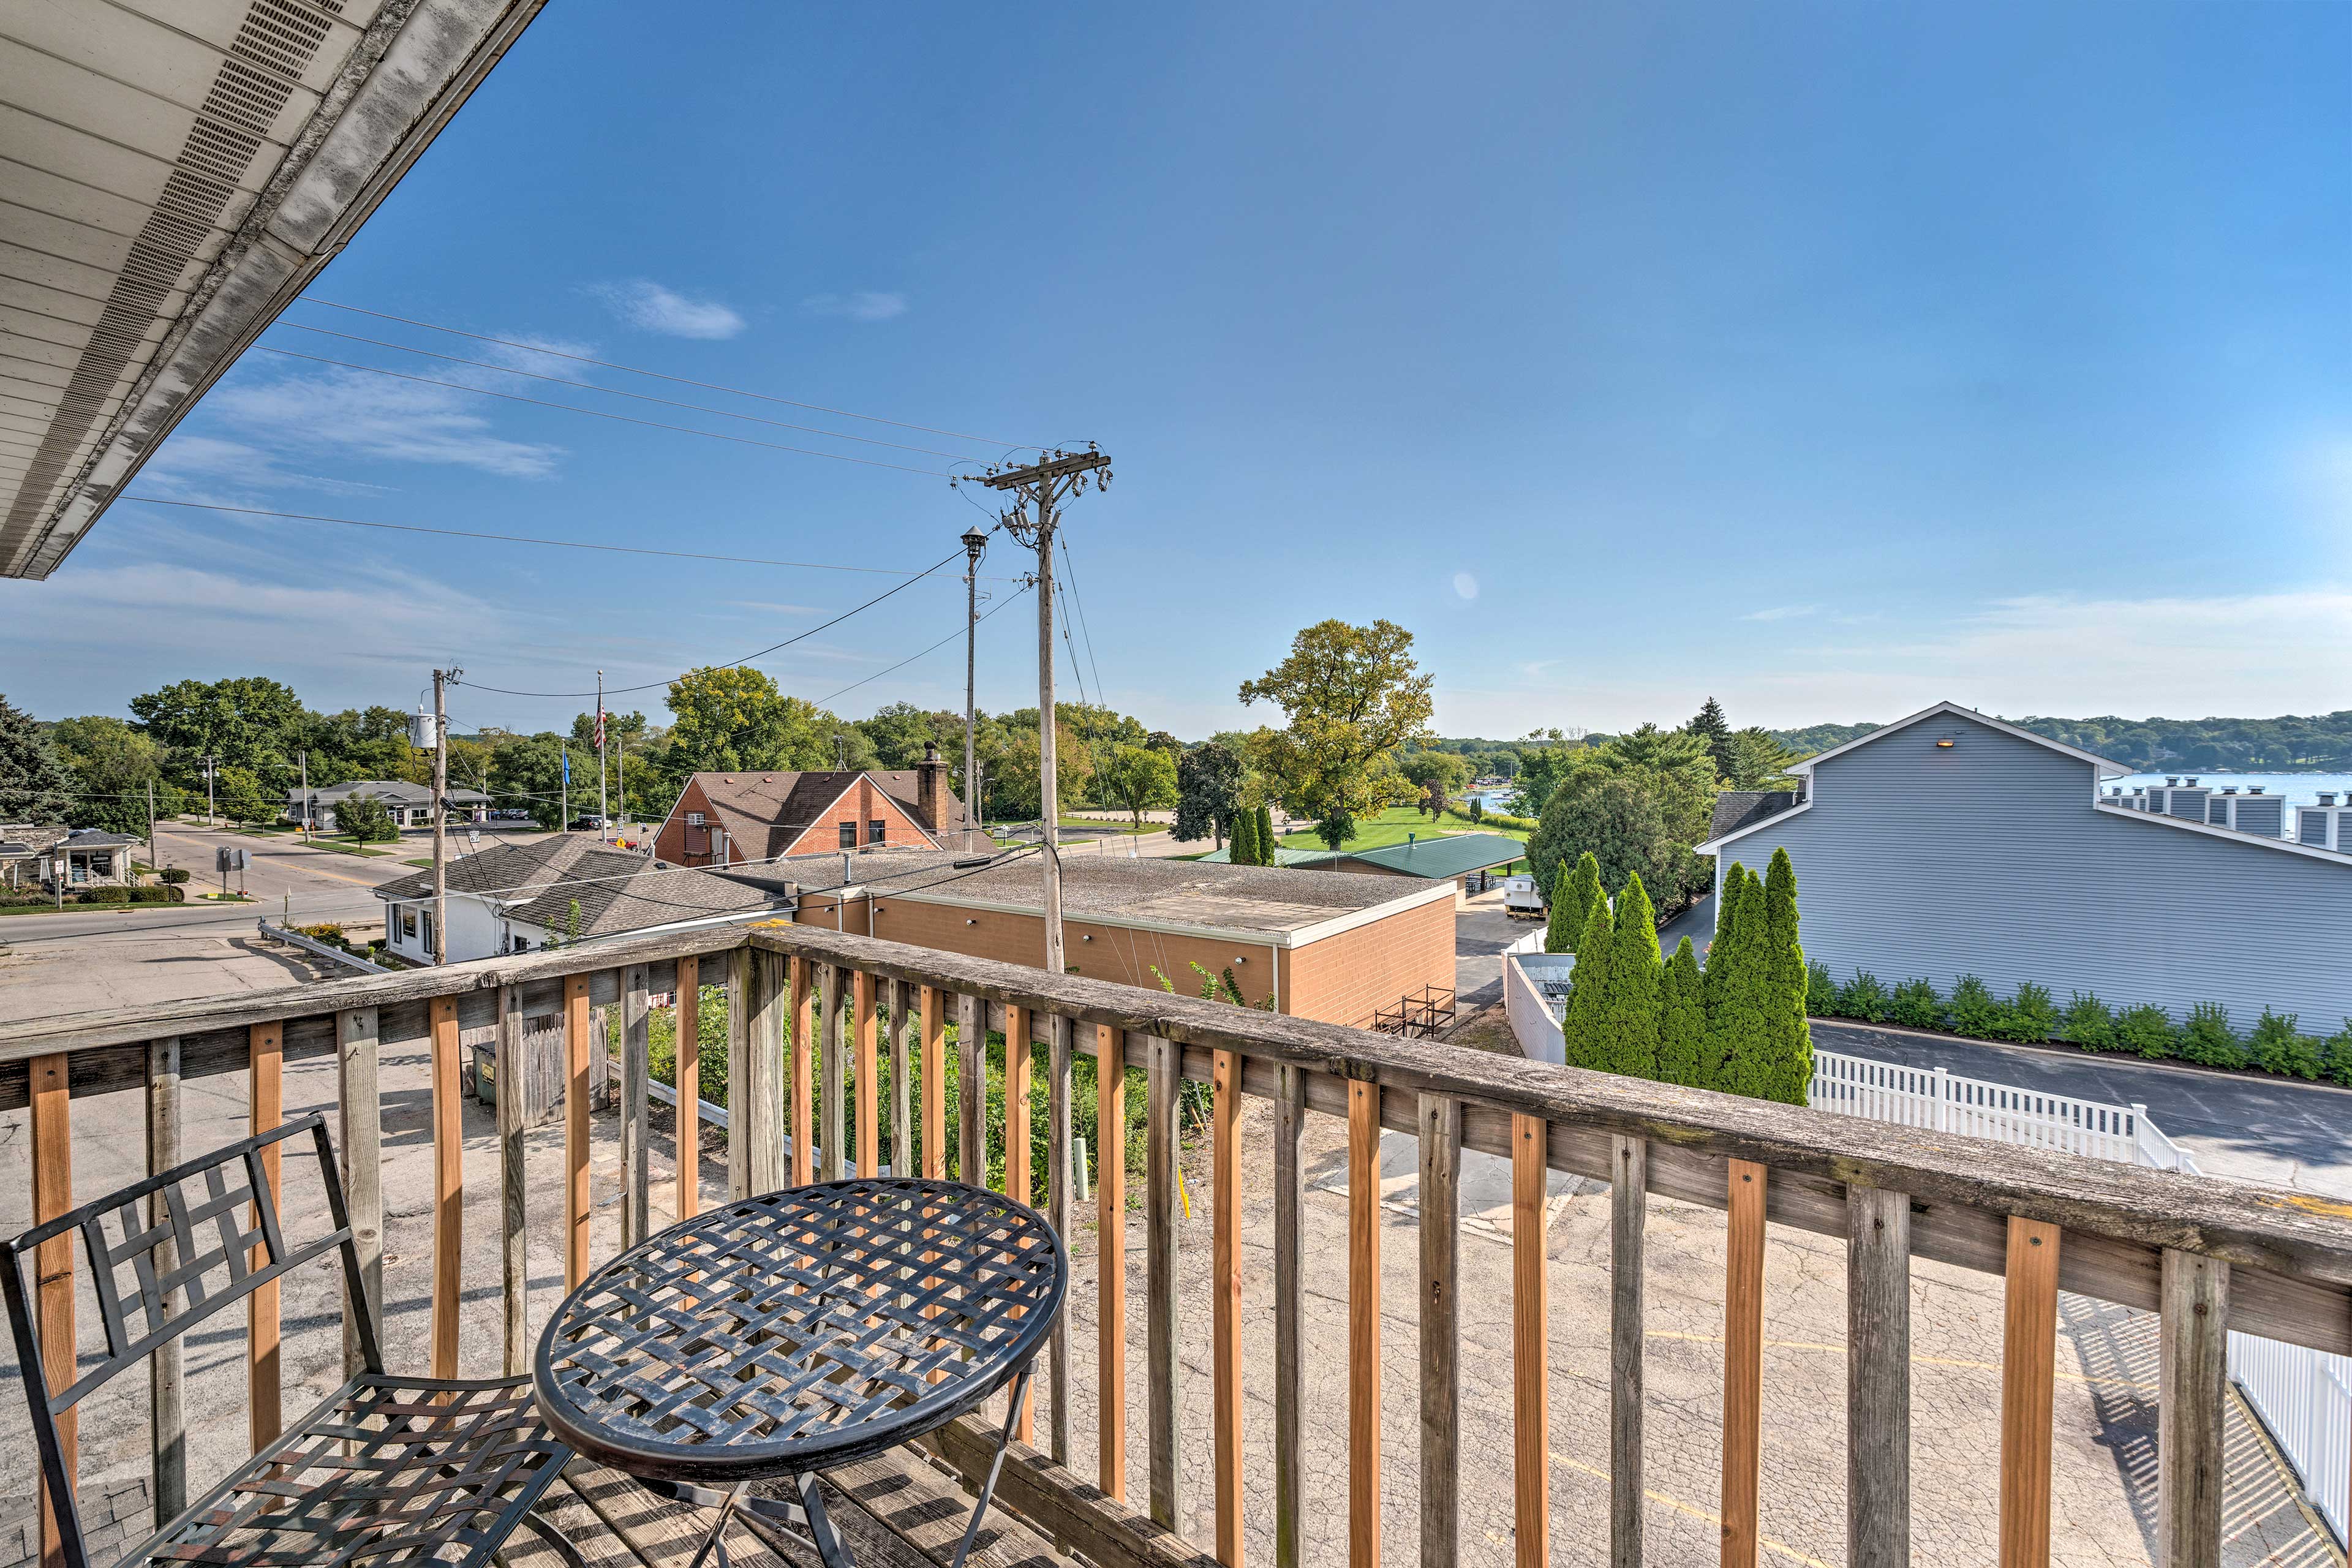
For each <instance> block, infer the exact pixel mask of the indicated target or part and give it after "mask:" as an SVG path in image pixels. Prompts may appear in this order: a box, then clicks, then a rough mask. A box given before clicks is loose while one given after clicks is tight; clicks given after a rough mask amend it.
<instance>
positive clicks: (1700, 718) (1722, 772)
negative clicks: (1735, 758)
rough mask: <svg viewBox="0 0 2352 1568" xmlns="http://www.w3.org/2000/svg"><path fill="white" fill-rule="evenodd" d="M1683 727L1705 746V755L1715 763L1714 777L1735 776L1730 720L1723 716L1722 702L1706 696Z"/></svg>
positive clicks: (1725, 777)
mask: <svg viewBox="0 0 2352 1568" xmlns="http://www.w3.org/2000/svg"><path fill="white" fill-rule="evenodd" d="M1683 728H1684V730H1685V731H1688V732H1689V733H1690V734H1692V735H1694V736H1696V738H1697V739H1698V741H1699V742H1700V743H1701V744H1703V745H1705V746H1706V752H1707V755H1708V757H1709V758H1711V759H1712V760H1713V761H1714V763H1715V776H1716V777H1717V778H1722V779H1727V778H1732V777H1735V776H1736V775H1735V774H1734V773H1733V772H1732V752H1731V721H1730V720H1728V719H1727V718H1725V717H1724V716H1723V704H1722V703H1720V702H1717V700H1715V699H1714V698H1712V697H1710V698H1708V699H1707V700H1706V701H1705V702H1703V703H1701V704H1700V705H1699V710H1698V712H1697V713H1696V714H1695V715H1694V716H1693V717H1692V719H1691V721H1690V722H1689V723H1687V724H1685V725H1684V726H1683Z"/></svg>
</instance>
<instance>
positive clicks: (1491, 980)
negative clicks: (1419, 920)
mask: <svg viewBox="0 0 2352 1568" xmlns="http://www.w3.org/2000/svg"><path fill="white" fill-rule="evenodd" d="M1535 929H1536V928H1535V927H1534V925H1532V924H1531V923H1529V922H1528V921H1515V920H1513V919H1511V917H1510V916H1509V915H1508V914H1507V913H1505V912H1504V910H1503V895H1502V893H1501V892H1500V891H1495V892H1487V893H1481V894H1479V895H1478V896H1477V897H1476V898H1475V899H1473V900H1470V902H1469V904H1468V905H1467V906H1466V907H1465V908H1463V909H1459V910H1455V911H1454V1015H1455V1016H1457V1017H1464V1018H1466V1017H1468V1016H1470V1015H1471V1014H1473V1013H1475V1012H1476V1011H1477V1010H1478V1009H1479V1008H1481V1007H1484V1006H1486V1005H1490V1004H1492V1003H1496V1002H1499V1001H1501V1000H1502V999H1503V950H1504V949H1505V948H1507V947H1508V946H1510V945H1511V943H1513V942H1517V941H1518V940H1519V939H1520V938H1521V937H1523V936H1525V935H1527V934H1528V932H1529V931H1533V930H1535Z"/></svg>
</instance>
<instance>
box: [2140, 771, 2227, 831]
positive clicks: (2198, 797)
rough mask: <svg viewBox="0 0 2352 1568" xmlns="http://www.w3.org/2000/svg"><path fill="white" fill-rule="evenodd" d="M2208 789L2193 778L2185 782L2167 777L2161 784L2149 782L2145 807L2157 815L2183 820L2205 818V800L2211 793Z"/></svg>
mask: <svg viewBox="0 0 2352 1568" xmlns="http://www.w3.org/2000/svg"><path fill="white" fill-rule="evenodd" d="M2212 793H2213V792H2212V791H2211V790H2210V789H2203V788H2200V787H2199V786H2198V784H2197V781H2196V780H2195V779H2190V780H2189V782H2188V783H2186V784H2181V783H2178V782H2176V781H2174V780H2172V779H2167V780H2166V781H2165V782H2164V783H2163V784H2151V785H2150V786H2149V787H2148V792H2147V809H2148V810H2150V811H2152V812H2155V813H2156V814H2157V815H2158V816H2177V817H2179V818H2180V819H2181V820H2182V821H2184V822H2202V821H2204V820H2205V802H2206V800H2207V798H2208V797H2209V796H2210V795H2212Z"/></svg>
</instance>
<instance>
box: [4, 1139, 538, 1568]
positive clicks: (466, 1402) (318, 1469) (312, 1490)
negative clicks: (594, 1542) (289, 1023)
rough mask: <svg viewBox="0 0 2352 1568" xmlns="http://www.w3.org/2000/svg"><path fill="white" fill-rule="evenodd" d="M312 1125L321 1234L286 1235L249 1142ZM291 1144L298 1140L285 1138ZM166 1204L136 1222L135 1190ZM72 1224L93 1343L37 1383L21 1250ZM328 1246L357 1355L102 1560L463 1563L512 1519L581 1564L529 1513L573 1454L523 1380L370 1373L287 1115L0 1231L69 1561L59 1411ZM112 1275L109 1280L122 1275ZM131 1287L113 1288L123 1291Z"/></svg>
mask: <svg viewBox="0 0 2352 1568" xmlns="http://www.w3.org/2000/svg"><path fill="white" fill-rule="evenodd" d="M305 1133H308V1134H310V1142H311V1147H312V1149H313V1150H314V1151H315V1152H316V1153H317V1155H318V1160H319V1173H320V1178H321V1180H322V1181H323V1182H324V1184H325V1186H326V1194H327V1208H328V1213H329V1217H330V1218H331V1221H332V1223H333V1227H334V1228H333V1229H331V1231H329V1232H327V1233H326V1234H324V1235H322V1236H320V1237H316V1238H314V1239H310V1240H307V1241H304V1242H302V1243H301V1244H300V1245H299V1246H289V1244H288V1241H287V1238H286V1237H285V1236H284V1235H283V1234H282V1233H281V1231H280V1228H279V1225H278V1194H276V1193H274V1192H272V1191H271V1189H270V1184H269V1183H268V1180H267V1179H266V1178H265V1175H264V1166H263V1163H262V1155H263V1152H265V1151H267V1150H268V1149H270V1148H271V1147H273V1146H275V1145H278V1144H280V1143H288V1142H289V1141H291V1140H294V1139H298V1138H300V1137H301V1136H302V1135H303V1134H305ZM289 1152H294V1153H297V1154H299V1153H300V1152H301V1151H300V1150H299V1148H295V1149H292V1150H290V1151H289ZM153 1194H162V1197H163V1216H162V1217H161V1218H159V1219H156V1220H154V1221H153V1222H152V1223H151V1222H150V1221H149V1219H148V1215H149V1213H150V1212H151V1211H150V1208H149V1205H148V1201H147V1200H148V1199H149V1198H150V1197H151V1196H152V1195H153ZM68 1231H79V1232H80V1234H81V1238H82V1243H83V1247H84V1249H85V1253H86V1256H87V1257H88V1258H89V1272H90V1280H91V1284H92V1285H93V1286H94V1287H95V1291H96V1295H97V1298H98V1310H99V1316H100V1321H102V1322H103V1324H104V1325H105V1329H106V1355H105V1357H104V1359H102V1360H100V1361H99V1362H98V1363H97V1364H96V1365H94V1366H90V1367H88V1369H87V1370H84V1369H83V1368H82V1367H81V1366H80V1365H77V1367H76V1371H77V1373H79V1375H78V1376H76V1377H75V1379H74V1381H73V1382H72V1383H71V1384H69V1385H68V1386H67V1387H66V1388H64V1389H61V1390H55V1391H53V1390H51V1388H50V1387H49V1385H48V1379H47V1376H46V1375H45V1373H44V1369H43V1366H42V1362H41V1345H40V1335H39V1331H38V1328H37V1324H36V1322H35V1319H34V1314H33V1311H32V1310H31V1300H30V1298H31V1290H30V1288H29V1282H28V1280H27V1279H26V1268H27V1265H28V1263H29V1262H30V1260H31V1257H32V1254H33V1251H34V1248H36V1247H38V1246H39V1245H40V1244H41V1243H42V1242H45V1241H47V1240H49V1239H50V1238H52V1237H61V1236H64V1235H65V1234H66V1233H67V1232H68ZM330 1251H337V1252H340V1253H341V1256H342V1265H343V1283H344V1285H345V1286H346V1287H347V1289H349V1292H350V1298H349V1299H350V1300H352V1303H353V1304H354V1305H353V1309H352V1318H353V1326H354V1329H355V1331H356V1337H357V1340H358V1344H359V1352H360V1361H361V1363H362V1367H363V1368H364V1370H362V1372H361V1373H359V1375H357V1376H356V1377H354V1378H352V1380H351V1381H350V1382H349V1383H347V1384H344V1385H343V1386H342V1387H341V1388H339V1389H337V1390H336V1391H335V1392H334V1393H333V1394H329V1395H328V1396H327V1398H326V1399H325V1400H324V1401H322V1402H321V1403H320V1405H319V1406H318V1407H317V1408H316V1409H314V1410H312V1411H311V1412H310V1414H309V1415H306V1416H304V1417H303V1418H302V1419H301V1420H300V1421H299V1422H296V1423H295V1424H293V1426H291V1427H290V1429H289V1430H288V1431H287V1432H286V1433H285V1434H284V1435H283V1436H280V1437H278V1440H277V1441H275V1442H273V1443H271V1444H269V1445H268V1447H265V1448H264V1449H262V1450H261V1451H260V1452H259V1453H257V1454H256V1455H254V1457H253V1458H252V1459H251V1460H250V1461H249V1462H248V1463H247V1464H246V1465H245V1466H243V1467H242V1468H239V1469H238V1470H236V1472H235V1473H234V1474H232V1475H231V1476H230V1477H229V1478H228V1479H226V1480H224V1481H223V1482H221V1483H220V1484H219V1485H218V1486H216V1487H215V1488H214V1489H212V1490H211V1491H210V1492H208V1493H206V1494H205V1496H204V1498H203V1499H202V1500H199V1501H198V1502H196V1503H195V1505H194V1506H193V1507H191V1508H189V1509H188V1510H185V1511H184V1512H183V1513H182V1514H181V1515H180V1516H179V1517H178V1518H176V1519H174V1520H173V1521H171V1522H170V1523H169V1524H167V1525H165V1526H164V1527H163V1529H162V1530H160V1531H156V1532H155V1534H154V1535H152V1536H151V1537H150V1538H149V1539H148V1540H147V1541H146V1542H143V1543H142V1545H140V1546H139V1547H137V1548H136V1549H134V1550H133V1551H132V1552H130V1553H129V1554H128V1555H126V1556H124V1557H122V1558H121V1559H120V1560H119V1563H118V1568H130V1565H131V1564H136V1563H144V1562H146V1561H148V1560H150V1559H168V1560H173V1561H178V1562H193V1563H214V1564H218V1565H221V1568H295V1565H297V1564H299V1565H301V1568H338V1565H341V1564H344V1563H353V1562H357V1561H360V1560H366V1561H367V1562H368V1563H370V1564H371V1568H374V1565H375V1564H383V1568H398V1565H404V1564H411V1563H417V1564H421V1563H451V1564H457V1565H461V1568H477V1565H478V1564H480V1563H485V1562H487V1561H488V1558H489V1557H490V1554H491V1553H492V1552H495V1551H497V1550H498V1549H499V1546H500V1545H501V1544H502V1543H504V1542H505V1541H506V1539H507V1537H508V1536H509V1534H510V1533H512V1532H513V1531H514V1529H515V1528H516V1526H518V1525H520V1524H525V1523H526V1522H529V1523H530V1524H531V1525H532V1533H533V1534H534V1535H536V1536H538V1537H540V1538H541V1539H543V1540H545V1541H547V1542H548V1543H549V1544H550V1545H551V1546H552V1547H553V1548H554V1549H555V1550H556V1551H557V1552H558V1553H559V1554H560V1555H562V1557H563V1558H564V1559H565V1560H566V1562H567V1563H571V1564H572V1568H580V1561H581V1560H580V1557H579V1554H578V1553H577V1552H575V1551H574V1550H573V1549H572V1545H571V1543H570V1542H567V1541H565V1540H564V1539H563V1538H562V1534H561V1532H560V1531H556V1530H554V1529H553V1528H552V1527H551V1526H548V1525H545V1524H543V1523H541V1522H539V1521H528V1520H527V1517H526V1516H527V1515H529V1514H530V1510H531V1508H532V1506H533V1505H534V1504H536V1503H537V1502H538V1500H539V1497H540V1494H541V1492H543V1491H544V1490H545V1489H547V1486H548V1483H550V1482H551V1481H552V1480H553V1479H555V1477H556V1475H557V1473H558V1472H559V1471H561V1470H562V1468H563V1467H564V1465H565V1464H566V1463H567V1462H568V1461H569V1460H570V1459H571V1458H572V1450H571V1449H569V1448H567V1447H564V1446H563V1445H562V1444H561V1443H559V1442H557V1441H556V1440H555V1439H554V1438H553V1437H551V1436H549V1435H548V1431H547V1428H546V1426H544V1425H543V1424H542V1423H541V1420H540V1418H539V1411H538V1407H537V1405H536V1403H535V1402H534V1401H533V1399H532V1397H531V1388H530V1379H529V1378H528V1377H509V1378H496V1379H488V1380H480V1381H461V1380H455V1379H434V1378H406V1377H394V1376H391V1375H389V1374H388V1373H385V1372H384V1370H383V1354H382V1352H381V1351H380V1349H379V1348H378V1342H377V1339H376V1323H375V1319H374V1314H373V1312H372V1311H371V1310H369V1307H368V1306H367V1304H366V1303H367V1298H366V1296H365V1294H364V1292H363V1291H362V1288H361V1275H360V1259H359V1249H358V1247H356V1246H355V1245H354V1243H353V1241H352V1226H351V1218H350V1215H349V1214H348V1213H347V1212H346V1211H345V1208H344V1205H343V1189H342V1184H341V1182H340V1181H338V1180H337V1178H336V1173H335V1158H334V1146H333V1144H332V1143H331V1142H330V1141H329V1139H328V1136H327V1127H326V1122H325V1120H324V1119H323V1118H321V1117H319V1116H315V1115H314V1116H305V1117H299V1118H297V1119H296V1120H294V1121H289V1122H287V1123H285V1124H284V1125H282V1126H280V1127H278V1128H275V1129H273V1130H272V1131H268V1132H265V1133H262V1134H261V1135H259V1136H258V1137H254V1138H248V1139H247V1140H245V1141H244V1142H239V1143H233V1144H231V1145H229V1146H228V1147H227V1148H225V1149H220V1150H216V1151H215V1152H212V1153H210V1154H206V1155H205V1156H204V1157H203V1158H201V1159H196V1160H192V1161H189V1162H188V1163H185V1164H184V1165H180V1166H178V1167H176V1168H174V1169H173V1170H170V1171H166V1172H164V1173H163V1174H161V1175H158V1176H150V1177H149V1178H148V1179H147V1180H145V1181H143V1182H139V1183H136V1184H132V1185H131V1186H128V1187H124V1188H123V1189H121V1191H120V1192H117V1193H114V1194H110V1195H109V1196H106V1197H103V1198H100V1199H99V1200H98V1201H97V1202H96V1203H91V1204H85V1205H82V1206H81V1207H80V1208H78V1209H76V1210H74V1211H73V1212H72V1213H71V1214H67V1215H59V1216H58V1218H56V1219H53V1220H50V1221H48V1222H47V1224H44V1225H38V1226H34V1227H33V1228H32V1229H30V1230H27V1231H26V1232H25V1233H24V1234H23V1235H21V1236H18V1237H15V1238H14V1239H12V1240H9V1241H5V1242H0V1263H5V1268H0V1289H5V1292H6V1295H7V1300H8V1321H9V1324H10V1326H11V1327H12V1328H13V1329H14V1330H15V1331H16V1359H17V1363H18V1365H19V1368H20V1371H21V1373H22V1375H23V1378H24V1383H25V1396H26V1401H27V1403H28V1404H29V1405H30V1406H31V1409H32V1416H33V1436H34V1439H35V1442H36V1444H37V1447H38V1448H39V1451H40V1460H41V1476H42V1479H43V1481H44V1483H45V1484H46V1485H47V1488H48V1495H49V1497H50V1499H51V1500H52V1501H53V1504H54V1506H55V1508H56V1511H57V1519H58V1533H59V1535H60V1537H61V1538H62V1545H63V1548H64V1552H65V1562H66V1568H93V1565H92V1564H91V1563H90V1561H89V1551H88V1545H87V1542H85V1541H84V1539H83V1535H82V1527H81V1517H80V1510H79V1508H78V1507H77V1505H76V1501H75V1498H74V1493H73V1489H72V1487H71V1486H70V1485H69V1484H68V1482H67V1479H66V1466H65V1452H64V1449H63V1447H62V1446H61V1445H60V1442H59V1439H58V1416H59V1415H62V1414H64V1413H65V1412H66V1411H68V1410H69V1409H71V1408H72V1407H73V1406H74V1405H76V1404H78V1403H79V1401H80V1400H82V1399H83V1398H84V1397H86V1396H87V1395H89V1394H90V1393H92V1392H93V1391H94V1390H96V1389H97V1388H98V1387H100V1385H101V1384H105V1383H106V1382H107V1381H109V1380H110V1379H111V1378H113V1377H114V1376H115V1375H116V1374H117V1373H121V1372H123V1371H125V1370H127V1369H128V1368H130V1367H131V1366H133V1365H136V1364H137V1363H140V1362H142V1361H144V1360H145V1359H146V1358H147V1357H148V1356H149V1355H151V1354H152V1353H153V1352H154V1351H155V1350H156V1349H157V1347H159V1346H161V1345H163V1344H165V1343H167V1342H170V1341H172V1340H173V1339H175V1338H176V1337H178V1336H179V1335H181V1334H184V1333H185V1332H187V1331H188V1330H190V1329H191V1328H194V1326H195V1325H196V1324H198V1323H200V1322H202V1321H205V1319H207V1318H209V1317H211V1316H213V1315H214V1314H215V1313H216V1312H218V1311H220V1310H221V1309H223V1308H224V1307H227V1306H230V1305H232V1304H234V1303H236V1302H237V1301H240V1300H244V1299H245V1298H246V1297H247V1296H249V1295H251V1294H252V1293H253V1292H254V1290H255V1289H257V1288H259V1287H260V1286H262V1285H265V1284H267V1283H268V1282H269V1281H271V1280H273V1279H279V1278H281V1277H283V1276H284V1275H286V1274H288V1273H289V1272H291V1271H292V1270H294V1269H297V1268H301V1267H302V1266H303V1265H305V1264H307V1263H310V1262H312V1261H314V1260H316V1259H318V1258H323V1257H325V1256H326V1255H327V1253H329V1252H330ZM126 1271H127V1273H128V1279H127V1280H126V1278H125V1274H126ZM126 1285H128V1287H129V1288H128V1289H126V1288H125V1287H126Z"/></svg>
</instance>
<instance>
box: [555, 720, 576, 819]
mask: <svg viewBox="0 0 2352 1568" xmlns="http://www.w3.org/2000/svg"><path fill="white" fill-rule="evenodd" d="M555 754H556V756H557V758H558V759H559V760H560V761H562V763H563V791H562V795H559V796H558V797H557V800H558V802H559V804H558V805H557V806H556V809H557V810H559V811H561V812H562V814H563V815H562V817H561V818H559V819H558V820H557V822H556V824H555V831H556V832H558V833H569V832H571V831H572V743H571V742H569V741H566V740H564V739H563V737H562V736H561V735H559V736H557V737H556V739H555Z"/></svg>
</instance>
